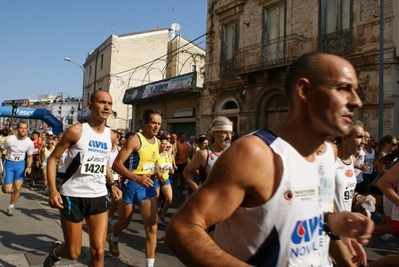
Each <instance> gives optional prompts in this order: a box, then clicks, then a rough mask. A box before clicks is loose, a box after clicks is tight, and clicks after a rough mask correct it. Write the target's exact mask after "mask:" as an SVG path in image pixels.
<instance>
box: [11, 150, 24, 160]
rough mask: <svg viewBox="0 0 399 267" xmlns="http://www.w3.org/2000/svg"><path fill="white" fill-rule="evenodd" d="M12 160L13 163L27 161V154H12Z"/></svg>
mask: <svg viewBox="0 0 399 267" xmlns="http://www.w3.org/2000/svg"><path fill="white" fill-rule="evenodd" d="M10 160H12V161H22V160H25V153H17V152H11V153H10Z"/></svg>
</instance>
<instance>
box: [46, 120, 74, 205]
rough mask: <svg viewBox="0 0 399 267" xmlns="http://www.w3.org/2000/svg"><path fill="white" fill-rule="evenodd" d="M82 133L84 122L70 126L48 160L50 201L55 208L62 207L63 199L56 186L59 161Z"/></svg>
mask: <svg viewBox="0 0 399 267" xmlns="http://www.w3.org/2000/svg"><path fill="white" fill-rule="evenodd" d="M81 135H82V124H81V123H76V124H74V125H72V126H71V127H69V128H68V129H67V130H66V132H65V134H63V135H62V137H61V140H60V141H59V142H58V144H57V145H56V147H55V148H54V150H53V152H52V153H51V155H50V156H49V158H48V160H47V179H48V188H49V203H50V206H51V207H53V208H59V209H62V208H63V205H62V199H61V196H60V194H59V193H58V191H57V188H56V182H55V178H56V175H57V162H58V160H59V159H60V158H61V156H62V154H63V153H64V151H65V150H66V149H68V148H69V147H70V146H71V145H73V144H76V143H77V142H78V141H79V139H80V136H81Z"/></svg>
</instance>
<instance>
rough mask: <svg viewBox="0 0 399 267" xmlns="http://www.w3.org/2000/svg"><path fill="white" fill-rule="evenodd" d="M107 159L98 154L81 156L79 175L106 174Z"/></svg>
mask: <svg viewBox="0 0 399 267" xmlns="http://www.w3.org/2000/svg"><path fill="white" fill-rule="evenodd" d="M107 164H108V160H107V157H105V156H103V155H98V154H91V153H86V154H84V155H83V160H82V168H81V170H80V173H81V174H92V175H93V174H102V175H105V174H106V172H107V171H106V170H107V169H106V166H107Z"/></svg>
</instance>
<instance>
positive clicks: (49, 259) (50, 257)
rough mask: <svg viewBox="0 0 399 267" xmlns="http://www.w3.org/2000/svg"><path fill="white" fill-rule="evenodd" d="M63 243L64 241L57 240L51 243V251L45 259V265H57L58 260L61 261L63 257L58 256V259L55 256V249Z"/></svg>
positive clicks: (46, 266) (51, 266)
mask: <svg viewBox="0 0 399 267" xmlns="http://www.w3.org/2000/svg"><path fill="white" fill-rule="evenodd" d="M61 244H62V242H61V241H59V240H57V241H55V242H54V243H53V244H52V245H51V248H50V253H49V254H48V256H47V258H46V259H45V261H44V263H43V267H53V266H55V264H56V263H57V261H59V260H60V259H61V257H58V258H57V259H54V258H53V251H54V249H55V248H56V247H58V246H59V245H61Z"/></svg>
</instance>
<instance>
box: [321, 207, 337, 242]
mask: <svg viewBox="0 0 399 267" xmlns="http://www.w3.org/2000/svg"><path fill="white" fill-rule="evenodd" d="M331 214H333V213H332V212H326V213H325V214H324V217H323V231H324V232H325V233H326V235H328V236H329V237H330V238H331V240H341V238H340V237H339V235H336V234H334V233H333V232H331V229H330V227H328V217H329V216H330V215H331Z"/></svg>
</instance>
